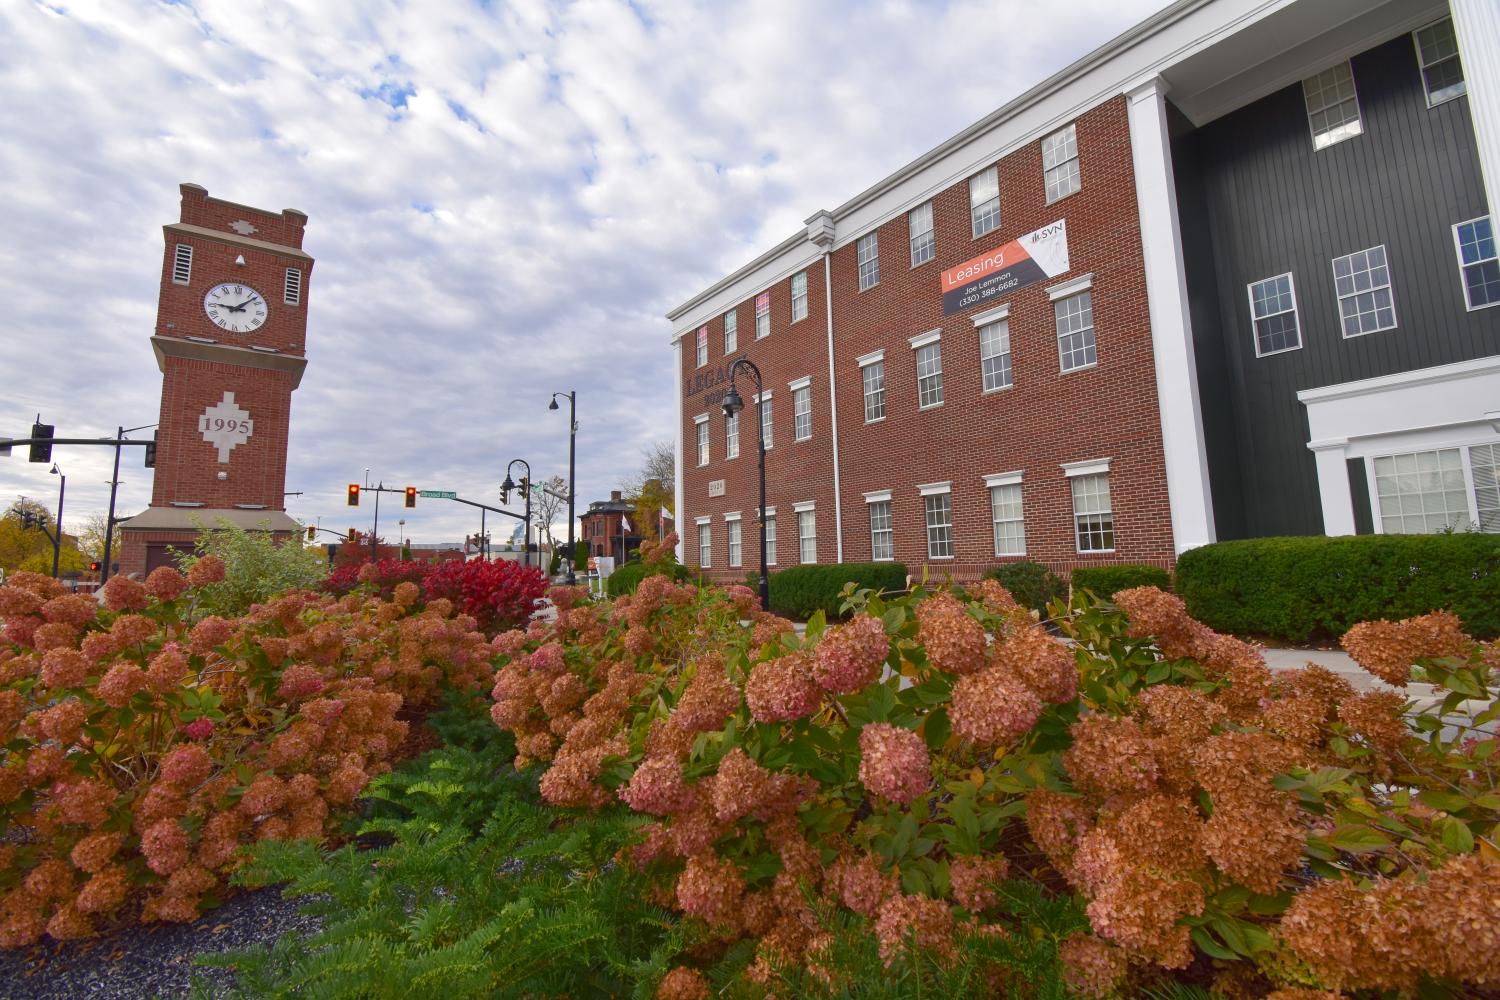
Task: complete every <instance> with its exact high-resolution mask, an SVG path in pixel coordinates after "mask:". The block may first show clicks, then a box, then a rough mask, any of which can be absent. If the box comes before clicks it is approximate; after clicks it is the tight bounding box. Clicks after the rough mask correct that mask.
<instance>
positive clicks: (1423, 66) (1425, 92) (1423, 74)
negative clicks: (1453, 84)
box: [1411, 13, 1469, 108]
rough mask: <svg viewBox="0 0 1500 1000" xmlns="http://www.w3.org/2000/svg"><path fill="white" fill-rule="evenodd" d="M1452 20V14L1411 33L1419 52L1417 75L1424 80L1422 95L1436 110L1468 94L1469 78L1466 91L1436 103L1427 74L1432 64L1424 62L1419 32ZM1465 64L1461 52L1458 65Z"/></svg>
mask: <svg viewBox="0 0 1500 1000" xmlns="http://www.w3.org/2000/svg"><path fill="white" fill-rule="evenodd" d="M1451 20H1453V15H1452V14H1451V13H1450V14H1449V15H1448V16H1447V17H1440V18H1438V19H1437V20H1436V21H1428V22H1427V23H1426V24H1424V25H1422V26H1420V27H1417V28H1413V29H1412V32H1411V44H1412V47H1413V48H1414V49H1416V50H1417V75H1418V76H1420V77H1421V78H1422V95H1423V96H1424V97H1426V98H1427V106H1428V107H1429V108H1436V107H1438V106H1440V105H1443V104H1447V103H1448V102H1449V101H1456V100H1458V99H1459V98H1460V97H1463V96H1464V95H1465V94H1467V93H1468V92H1469V78H1468V77H1467V76H1465V77H1464V89H1463V90H1460V91H1459V92H1458V93H1456V94H1450V95H1449V96H1447V97H1442V98H1439V99H1438V100H1436V101H1434V100H1433V99H1432V91H1430V90H1428V89H1427V72H1426V70H1427V67H1428V65H1431V64H1430V63H1423V62H1422V43H1421V42H1420V41H1418V40H1417V32H1419V31H1426V30H1427V29H1428V28H1430V27H1432V26H1433V25H1435V24H1441V23H1442V22H1444V21H1451ZM1457 34H1458V29H1457V28H1455V29H1454V35H1455V36H1457ZM1463 63H1464V56H1463V53H1462V52H1460V53H1458V64H1459V65H1460V66H1462V65H1463Z"/></svg>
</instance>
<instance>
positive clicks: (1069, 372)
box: [1058, 361, 1099, 375]
mask: <svg viewBox="0 0 1500 1000" xmlns="http://www.w3.org/2000/svg"><path fill="white" fill-rule="evenodd" d="M1098 367H1099V362H1097V361H1095V362H1094V363H1093V364H1091V365H1079V366H1078V367H1077V368H1064V369H1062V370H1061V371H1060V372H1058V374H1059V375H1072V374H1073V373H1074V372H1086V371H1088V370H1090V369H1091V368H1098Z"/></svg>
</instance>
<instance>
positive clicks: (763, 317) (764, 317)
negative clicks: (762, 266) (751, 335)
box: [755, 292, 771, 340]
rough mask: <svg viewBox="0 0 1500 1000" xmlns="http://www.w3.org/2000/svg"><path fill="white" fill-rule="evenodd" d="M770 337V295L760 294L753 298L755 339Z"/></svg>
mask: <svg viewBox="0 0 1500 1000" xmlns="http://www.w3.org/2000/svg"><path fill="white" fill-rule="evenodd" d="M770 335H771V293H770V292H761V293H760V294H759V295H757V296H756V297H755V339H756V340H761V339H763V338H765V337H769V336H770Z"/></svg>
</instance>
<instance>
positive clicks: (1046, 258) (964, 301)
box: [943, 219, 1068, 316]
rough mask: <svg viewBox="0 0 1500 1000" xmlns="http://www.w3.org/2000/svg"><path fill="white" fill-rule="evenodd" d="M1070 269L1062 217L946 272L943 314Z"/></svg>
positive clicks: (1066, 238) (999, 295)
mask: <svg viewBox="0 0 1500 1000" xmlns="http://www.w3.org/2000/svg"><path fill="white" fill-rule="evenodd" d="M1067 272H1068V223H1067V220H1066V219H1059V220H1058V221H1057V222H1054V223H1052V224H1051V225H1047V226H1043V227H1042V228H1041V229H1038V230H1036V231H1035V232H1030V233H1027V234H1026V235H1025V236H1020V237H1017V238H1016V239H1013V240H1011V241H1010V242H1009V243H1007V244H1005V245H1004V246H1001V247H996V248H995V249H994V250H991V251H989V252H988V253H982V254H980V255H979V256H978V257H975V258H974V259H973V260H966V261H964V262H963V263H962V264H959V265H958V266H957V267H950V268H949V269H948V270H946V271H944V272H943V315H944V316H951V315H953V314H954V313H956V312H963V311H964V310H965V309H968V308H970V307H972V306H977V305H979V304H981V303H984V302H989V301H990V300H991V299H996V298H1000V297H1001V296H1004V295H1009V294H1010V293H1011V292H1014V291H1016V290H1017V289H1019V288H1025V287H1026V286H1027V285H1030V284H1032V283H1033V282H1037V281H1041V280H1042V279H1043V278H1056V277H1058V276H1059V275H1062V274H1066V273H1067Z"/></svg>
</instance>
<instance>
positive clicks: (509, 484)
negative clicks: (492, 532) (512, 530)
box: [500, 458, 540, 566]
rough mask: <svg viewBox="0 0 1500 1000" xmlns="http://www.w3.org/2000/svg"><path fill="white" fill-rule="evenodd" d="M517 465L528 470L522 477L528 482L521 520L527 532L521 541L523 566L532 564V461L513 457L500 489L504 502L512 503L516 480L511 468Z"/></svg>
mask: <svg viewBox="0 0 1500 1000" xmlns="http://www.w3.org/2000/svg"><path fill="white" fill-rule="evenodd" d="M517 465H520V466H521V467H522V468H523V469H525V470H526V475H524V476H522V477H521V482H523V483H525V484H526V488H525V489H524V490H523V491H522V492H523V493H525V494H526V513H525V515H524V516H523V517H522V518H521V520H522V521H523V522H525V524H526V534H525V536H524V537H523V540H522V542H521V565H522V566H530V565H531V463H530V462H528V461H526V460H525V459H524V458H513V459H511V460H510V464H509V465H507V466H506V467H505V482H503V483H501V484H500V489H501V490H502V491H503V492H504V494H505V499H504V502H505V503H507V504H508V503H510V491H511V490H513V489H515V488H516V484H515V482H514V481H513V480H512V479H511V478H510V470H511V469H514V468H515V467H516V466H517ZM538 558H540V556H538Z"/></svg>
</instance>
